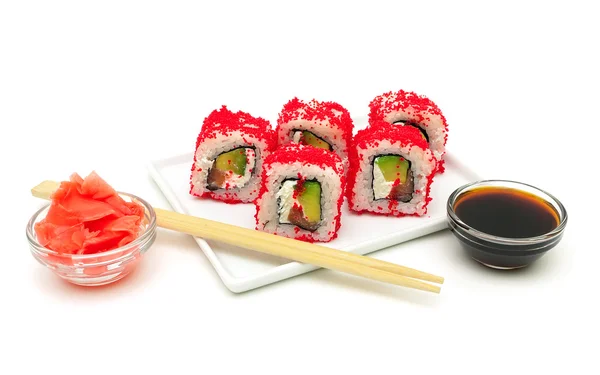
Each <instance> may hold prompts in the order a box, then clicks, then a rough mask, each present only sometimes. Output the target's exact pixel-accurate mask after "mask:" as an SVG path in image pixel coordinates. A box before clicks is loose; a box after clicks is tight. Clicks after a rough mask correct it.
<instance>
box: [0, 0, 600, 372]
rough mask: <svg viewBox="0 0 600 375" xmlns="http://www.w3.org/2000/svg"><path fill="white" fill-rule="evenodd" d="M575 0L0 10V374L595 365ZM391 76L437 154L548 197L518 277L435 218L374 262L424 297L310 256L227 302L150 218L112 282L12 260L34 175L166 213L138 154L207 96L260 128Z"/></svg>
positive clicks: (363, 101) (167, 146) (182, 239)
mask: <svg viewBox="0 0 600 375" xmlns="http://www.w3.org/2000/svg"><path fill="white" fill-rule="evenodd" d="M450 3H452V4H450ZM595 9H596V7H595V6H594V2H592V1H589V2H579V1H562V2H539V3H534V2H528V1H519V2H507V1H503V2H498V3H496V4H494V5H492V4H491V3H490V2H472V3H463V2H461V3H460V4H459V3H456V2H444V3H438V4H431V3H429V2H417V1H414V2H401V1H393V2H390V3H389V4H388V3H383V2H378V1H360V2H358V3H354V4H350V2H341V1H340V2H336V3H334V2H327V1H322V2H312V1H294V2H291V1H280V2H277V3H273V4H268V3H266V2H263V1H247V2H227V1H222V2H217V1H215V2H206V4H205V3H202V2H178V1H165V2H157V1H140V2H131V1H123V0H121V1H103V2H93V3H92V2H83V1H72V2H65V1H53V2H50V1H48V2H41V1H40V2H31V1H5V2H2V3H1V5H0V125H1V129H2V135H0V146H1V147H0V153H1V156H2V157H1V159H0V160H2V161H1V163H2V164H1V165H2V172H3V173H2V187H1V189H2V197H3V198H4V200H3V202H2V211H3V214H2V215H1V217H0V220H2V222H1V224H2V235H3V240H4V241H3V246H2V247H1V248H0V251H1V252H2V258H1V259H2V267H1V268H0V269H1V271H0V278H1V279H0V280H1V284H0V285H1V302H0V304H1V307H0V315H1V320H0V346H1V348H0V353H1V354H0V357H1V358H2V359H1V360H0V373H2V374H16V373H25V372H26V371H35V373H44V374H50V373H61V374H66V373H68V374H76V373H78V374H79V373H88V374H90V373H110V372H114V373H121V372H125V371H128V372H130V373H131V372H132V371H133V372H134V373H142V372H146V371H154V370H156V371H158V372H160V373H163V374H167V373H168V374H171V373H173V374H175V373H177V374H179V373H203V374H221V373H270V374H289V373H325V372H327V373H334V374H338V373H367V374H372V373H436V374H442V373H447V372H448V371H459V372H460V373H478V374H479V373H531V374H533V373H543V372H545V371H547V370H559V371H560V373H563V371H568V372H569V373H578V374H589V373H598V372H597V371H598V369H600V365H599V364H598V360H597V357H598V356H597V349H598V343H597V337H598V334H599V333H600V332H599V329H598V328H599V323H598V319H599V316H600V315H599V313H600V311H599V309H598V303H597V300H598V297H599V296H600V294H599V292H598V288H597V286H596V285H595V282H597V280H598V277H597V270H598V267H599V262H598V261H599V260H600V256H599V255H598V253H599V252H600V246H598V241H597V240H596V239H595V237H596V236H597V233H596V232H597V227H598V219H597V214H598V208H599V205H598V204H597V200H598V184H597V183H596V181H598V179H597V169H596V165H597V162H596V160H595V159H594V158H595V155H596V152H597V147H598V146H597V141H596V140H595V139H594V138H595V137H598V136H599V135H600V134H599V132H598V126H600V124H599V122H600V121H599V120H598V113H597V112H598V109H599V103H600V100H599V99H600V98H599V95H598V86H599V83H600V82H599V81H600V80H599V74H598V67H599V66H600V64H599V63H600V60H599V58H598V36H599V35H600V27H599V26H598V24H599V23H598V13H597V12H595ZM400 88H403V89H406V90H413V91H416V92H418V93H421V94H425V95H427V96H429V97H430V98H431V99H432V100H434V101H435V102H437V104H438V105H439V106H440V107H441V108H442V110H443V111H444V114H445V115H446V117H447V119H448V121H449V124H450V125H449V126H450V138H449V143H448V147H449V148H450V149H451V150H452V152H454V153H455V154H456V155H458V156H460V157H461V159H462V160H463V161H464V162H465V163H468V164H469V165H470V166H472V167H473V168H474V169H475V170H477V171H478V172H479V173H480V174H481V175H483V176H484V177H485V178H508V179H515V180H520V181H523V182H527V183H530V184H533V185H537V186H539V187H541V188H543V189H546V190H548V191H550V192H551V193H553V194H555V195H556V196H558V197H559V198H560V199H561V200H562V201H563V203H564V204H565V206H566V207H567V210H568V212H569V215H570V218H569V223H568V225H567V230H566V234H565V237H564V239H563V241H562V242H561V243H560V245H559V246H557V247H556V248H555V249H554V250H553V251H551V252H550V253H549V254H548V255H547V256H546V257H544V258H542V259H541V260H540V261H539V262H537V263H536V264H535V265H534V266H532V267H531V268H529V269H527V270H523V271H520V272H493V271H491V270H488V269H486V268H483V267H481V266H479V265H478V264H476V263H474V262H473V261H471V260H469V259H467V258H466V257H465V256H464V254H463V253H462V252H461V249H460V248H459V246H458V244H457V242H456V241H455V239H454V238H453V237H452V235H451V234H450V233H449V232H448V231H444V232H440V233H437V234H435V235H431V236H427V237H425V238H421V239H418V240H415V241H411V242H409V243H406V244H403V245H400V246H396V247H394V248H390V249H386V250H382V251H379V252H377V253H375V254H373V256H374V257H377V258H380V259H385V260H388V261H393V262H396V263H400V264H406V265H410V266H412V267H415V268H419V269H423V270H426V271H429V272H432V273H436V274H441V275H443V276H444V277H446V283H445V284H444V286H443V289H442V293H441V294H440V295H434V294H429V293H423V292H419V291H413V290H408V289H403V288H397V287H393V286H388V285H383V284H378V283H374V282H370V281H366V280H363V279H359V278H354V277H351V276H346V275H343V274H339V273H335V272H331V271H324V270H320V271H316V272H313V273H310V274H307V275H303V276H299V277H297V278H294V279H291V280H287V281H284V282H281V283H278V284H275V285H271V286H267V287H264V288H261V289H258V290H254V291H251V292H248V293H245V294H242V295H235V294H233V293H231V292H229V291H228V290H227V289H226V288H225V287H224V286H223V284H222V283H221V281H220V279H219V278H218V276H217V275H216V273H215V272H214V270H213V269H212V267H211V266H210V264H209V263H208V261H207V260H206V258H205V257H204V255H203V254H202V252H201V251H200V250H199V248H198V247H197V246H196V244H195V242H194V241H193V239H192V238H190V237H189V236H186V235H180V234H177V233H173V232H168V231H163V230H161V231H160V233H159V238H158V240H157V242H156V243H155V245H154V246H153V248H152V249H151V251H150V252H149V253H148V254H147V256H146V257H145V258H144V262H143V263H142V265H141V266H140V268H139V269H138V270H137V271H136V273H134V274H132V275H131V276H130V277H128V278H127V279H125V280H123V282H120V283H119V284H116V285H113V286H110V287H102V288H96V289H90V288H79V287H74V286H70V285H66V284H65V283H63V282H62V281H60V280H59V279H57V278H56V277H55V276H54V275H52V274H51V273H50V272H49V271H47V270H45V269H43V268H42V266H41V265H39V264H38V263H36V262H35V261H34V259H33V258H32V257H31V255H30V254H29V251H28V247H27V241H26V239H25V234H24V228H25V224H26V222H27V220H28V219H29V217H30V215H31V214H32V213H33V212H34V211H35V210H36V208H37V207H39V205H40V204H41V202H40V201H39V200H36V199H35V198H32V197H31V196H30V192H29V189H30V188H31V187H32V186H34V185H35V184H37V183H38V182H39V181H41V180H44V179H57V180H59V179H66V178H68V176H69V175H70V174H71V173H73V172H78V173H80V174H82V175H85V174H87V173H89V172H90V171H91V170H96V171H97V172H98V173H99V174H100V175H102V176H103V177H104V178H105V179H107V180H108V181H109V182H110V183H111V184H112V185H113V186H115V187H116V188H118V189H119V190H125V191H131V192H134V193H137V194H139V195H141V196H143V197H145V198H146V199H148V200H150V202H151V203H153V204H154V205H156V206H157V207H168V205H167V203H166V201H165V200H164V198H163V197H162V196H161V195H160V193H159V192H158V190H157V189H156V188H155V186H154V185H153V183H152V181H151V180H150V178H149V177H148V175H147V173H146V170H145V169H144V165H145V164H146V163H147V162H148V161H149V160H152V159H157V158H161V157H167V156H171V155H176V154H180V153H182V152H189V151H191V150H193V146H194V142H195V137H196V135H197V132H198V131H199V129H200V125H201V122H202V119H203V118H204V117H205V116H206V115H207V114H208V113H209V112H210V111H211V110H212V109H214V108H216V107H218V106H220V105H222V104H227V105H229V106H230V107H232V108H234V109H243V110H245V111H249V112H251V113H253V114H255V115H258V116H263V117H266V118H267V119H269V120H272V121H273V120H274V119H275V118H276V116H277V111H278V110H279V108H280V106H281V105H283V103H285V102H286V101H287V100H289V99H290V98H291V97H293V96H295V95H297V96H300V97H304V98H307V99H310V98H312V97H316V98H318V99H322V100H334V101H338V102H339V103H341V104H343V105H345V106H346V107H347V108H349V110H350V111H351V112H352V113H353V114H357V115H363V114H366V112H367V104H368V102H369V100H370V99H371V98H372V97H374V96H375V95H377V94H379V93H381V92H383V91H387V90H397V89H400Z"/></svg>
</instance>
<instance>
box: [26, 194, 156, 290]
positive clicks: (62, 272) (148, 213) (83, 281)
mask: <svg viewBox="0 0 600 375" xmlns="http://www.w3.org/2000/svg"><path fill="white" fill-rule="evenodd" d="M118 194H119V195H120V196H121V197H122V198H123V199H125V200H126V201H128V202H131V201H135V202H137V203H139V204H141V205H142V206H143V207H144V219H143V220H142V223H141V226H142V231H141V232H140V235H139V236H138V238H136V239H135V240H134V241H132V242H130V243H128V244H127V245H124V246H121V247H119V248H117V249H113V250H110V251H105V252H100V253H96V254H82V255H78V254H61V253H57V252H55V251H53V250H50V249H48V248H46V247H44V246H42V245H41V244H40V243H39V242H38V241H37V236H36V233H35V229H34V226H35V224H36V223H37V222H39V221H41V220H42V219H43V218H44V217H45V216H46V214H47V213H48V209H49V208H50V203H48V204H47V205H45V206H44V207H42V208H41V209H39V210H38V211H37V212H36V213H35V214H33V216H32V217H31V219H30V220H29V222H28V223H27V229H26V233H27V240H28V241H29V247H30V250H31V253H32V255H33V257H34V258H35V259H36V260H37V261H38V262H39V263H41V264H42V265H44V266H46V267H48V268H49V269H50V270H52V271H53V272H54V273H55V274H56V275H58V276H59V277H61V278H62V279H64V280H66V281H68V282H70V283H73V284H76V285H83V286H100V285H106V284H110V283H113V282H115V281H118V280H120V279H122V278H124V277H125V276H127V275H128V274H130V273H131V271H133V270H134V269H135V266H136V265H137V264H138V262H139V261H140V259H141V258H142V256H143V255H144V253H145V252H146V251H147V250H148V248H150V246H152V244H153V243H154V240H155V238H156V214H155V212H154V210H153V208H152V206H151V205H150V204H149V203H148V202H146V201H145V200H143V199H141V198H139V197H137V196H135V195H132V194H127V193H121V192H119V193H118Z"/></svg>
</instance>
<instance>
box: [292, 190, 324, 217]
mask: <svg viewBox="0 0 600 375" xmlns="http://www.w3.org/2000/svg"><path fill="white" fill-rule="evenodd" d="M298 203H300V205H301V206H302V211H303V212H304V216H305V217H306V220H307V221H309V222H310V223H318V222H319V221H321V184H320V183H318V182H317V181H305V182H304V184H302V192H301V193H300V194H299V195H298Z"/></svg>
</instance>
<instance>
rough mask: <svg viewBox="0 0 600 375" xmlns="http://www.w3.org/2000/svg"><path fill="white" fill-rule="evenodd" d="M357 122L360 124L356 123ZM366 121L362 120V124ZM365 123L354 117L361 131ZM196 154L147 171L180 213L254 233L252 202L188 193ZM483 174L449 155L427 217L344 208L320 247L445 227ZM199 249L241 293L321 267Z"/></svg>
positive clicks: (392, 239) (217, 246)
mask: <svg viewBox="0 0 600 375" xmlns="http://www.w3.org/2000/svg"><path fill="white" fill-rule="evenodd" d="M357 120H358V121H357ZM361 120H362V121H361ZM365 122H366V121H365V119H355V124H356V126H357V128H361V127H362V126H360V125H363V126H364V124H363V123H365ZM192 162H193V152H190V153H187V154H184V155H179V156H174V157H171V158H167V159H162V160H156V161H153V162H151V163H150V164H149V166H148V169H149V172H150V174H151V176H152V178H153V179H154V181H155V182H156V184H157V185H158V187H159V189H160V190H161V191H162V193H163V194H164V196H165V197H166V199H167V200H168V201H169V203H170V204H171V206H172V207H173V209H174V210H175V211H176V212H180V213H183V214H188V215H193V216H198V217H202V218H206V219H210V220H215V221H220V222H223V223H227V224H233V225H238V226H241V227H245V228H250V229H254V228H255V221H254V213H255V207H254V205H253V204H235V205H232V204H226V203H223V202H217V201H213V200H209V199H199V198H196V197H193V196H191V195H190V194H189V189H190V187H189V180H190V171H191V167H192ZM479 179H480V178H479V176H477V174H475V173H474V172H473V171H471V170H470V169H469V168H468V167H466V166H465V165H463V164H462V163H460V161H459V160H457V159H456V158H455V157H454V156H453V155H452V154H451V153H447V159H446V171H445V172H444V173H443V174H438V175H436V176H435V177H434V180H433V184H432V186H431V197H432V198H433V199H432V201H431V202H430V203H429V206H428V213H427V215H426V216H423V217H402V218H397V217H387V216H375V215H367V214H365V215H356V214H353V213H351V212H350V211H349V210H348V206H347V203H346V202H344V205H343V207H342V210H343V211H342V217H341V220H342V226H341V228H340V230H339V232H338V238H337V239H335V240H333V241H331V242H329V243H323V244H322V245H324V246H328V247H333V248H336V249H339V250H344V251H349V252H353V253H356V254H361V255H364V254H368V253H371V252H373V251H376V250H379V249H383V248H386V247H388V246H391V245H395V244H398V243H401V242H404V241H408V240H411V239H414V238H417V237H420V236H425V235H427V234H430V233H433V232H436V231H439V230H443V229H445V228H446V227H447V226H446V201H447V199H448V196H449V195H450V194H451V193H452V191H454V189H456V188H458V187H459V186H461V185H464V184H466V183H469V182H472V181H476V180H479ZM196 241H197V243H198V245H199V246H200V248H201V249H202V250H203V251H204V254H205V255H206V256H207V257H208V259H209V260H210V262H211V264H212V265H213V267H214V268H215V270H216V271H217V273H218V274H219V276H220V277H221V279H222V281H223V283H224V284H225V285H226V286H227V288H228V289H229V290H231V291H232V292H234V293H241V292H245V291H248V290H251V289H255V288H258V287H261V286H264V285H267V284H271V283H275V282H277V281H280V280H283V279H287V278H290V277H294V276H297V275H300V274H303V273H306V272H310V271H312V270H315V269H317V268H318V267H315V266H312V265H307V264H301V263H297V262H293V261H288V260H286V259H282V258H277V257H274V256H270V255H266V254H262V253H258V252H255V251H252V250H247V249H243V248H238V247H234V246H230V245H227V244H223V243H216V242H210V243H209V242H207V241H204V240H203V239H201V238H196Z"/></svg>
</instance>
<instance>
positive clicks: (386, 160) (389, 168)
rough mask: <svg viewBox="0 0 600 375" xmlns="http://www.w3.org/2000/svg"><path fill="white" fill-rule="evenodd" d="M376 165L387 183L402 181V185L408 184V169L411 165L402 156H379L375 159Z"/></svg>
mask: <svg viewBox="0 0 600 375" xmlns="http://www.w3.org/2000/svg"><path fill="white" fill-rule="evenodd" d="M375 165H377V166H378V167H379V170H380V171H381V173H382V174H383V178H384V179H385V180H386V181H391V182H393V181H396V179H398V178H399V179H400V183H402V184H404V183H406V179H407V175H408V168H409V167H410V163H409V162H408V160H406V159H404V158H403V157H402V156H397V155H384V156H379V157H378V158H376V159H375Z"/></svg>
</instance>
